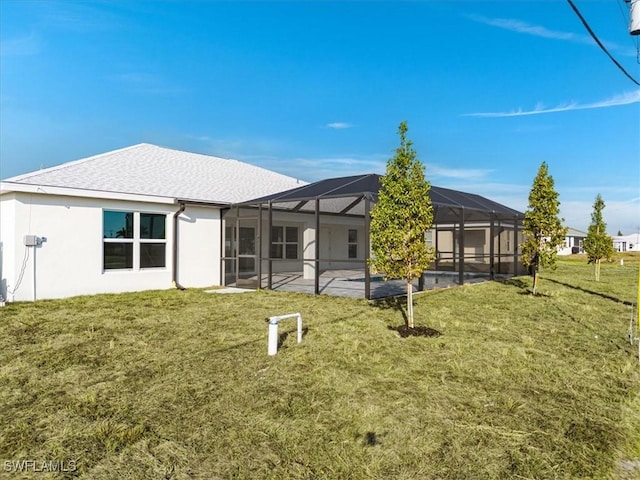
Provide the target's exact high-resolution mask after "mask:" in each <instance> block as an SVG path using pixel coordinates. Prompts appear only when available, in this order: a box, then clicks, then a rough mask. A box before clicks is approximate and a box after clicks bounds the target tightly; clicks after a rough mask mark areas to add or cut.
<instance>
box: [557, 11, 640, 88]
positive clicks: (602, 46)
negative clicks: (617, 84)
mask: <svg viewBox="0 0 640 480" xmlns="http://www.w3.org/2000/svg"><path fill="white" fill-rule="evenodd" d="M567 2H569V5H570V6H571V8H572V9H573V11H574V12H576V15H577V16H578V18H579V19H580V21H581V22H582V24H583V25H584V28H586V29H587V32H589V35H591V38H593V39H594V40H595V42H596V43H597V44H598V46H599V47H600V48H601V49H602V51H603V52H604V53H606V54H607V56H608V57H609V58H610V59H611V61H612V62H613V63H615V64H616V66H617V67H618V68H619V69H620V70H622V73H624V74H625V75H626V76H627V77H628V78H629V79H630V80H631V81H632V82H633V83H635V84H636V85H638V86H640V82H638V81H637V80H636V79H635V78H633V77H632V76H631V75H629V72H627V71H626V70H625V69H624V67H623V66H622V65H620V64H619V63H618V61H617V60H616V59H615V58H613V56H612V55H611V54H610V53H609V51H608V50H607V49H606V47H605V46H604V45H603V44H602V42H601V41H600V39H599V38H598V37H597V36H596V34H595V33H594V32H593V30H591V27H590V26H589V24H588V23H587V21H586V20H585V19H584V17H583V16H582V14H581V13H580V11H579V10H578V7H576V6H575V5H574V3H573V1H572V0H567Z"/></svg>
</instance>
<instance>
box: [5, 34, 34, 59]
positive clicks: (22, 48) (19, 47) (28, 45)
mask: <svg viewBox="0 0 640 480" xmlns="http://www.w3.org/2000/svg"><path fill="white" fill-rule="evenodd" d="M38 53H40V40H39V39H38V37H37V36H36V34H35V33H34V32H31V33H30V34H29V35H25V36H22V37H15V38H10V39H7V40H2V41H1V42H0V55H1V56H3V57H5V56H24V55H36V54H38Z"/></svg>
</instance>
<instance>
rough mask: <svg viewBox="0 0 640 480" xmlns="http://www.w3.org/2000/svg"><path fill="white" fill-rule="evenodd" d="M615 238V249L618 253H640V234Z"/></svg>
mask: <svg viewBox="0 0 640 480" xmlns="http://www.w3.org/2000/svg"><path fill="white" fill-rule="evenodd" d="M612 238H613V249H614V250H615V251H616V252H640V233H632V234H630V235H616V236H614V237H612Z"/></svg>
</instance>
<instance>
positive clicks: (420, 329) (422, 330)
mask: <svg viewBox="0 0 640 480" xmlns="http://www.w3.org/2000/svg"><path fill="white" fill-rule="evenodd" d="M387 328H388V329H389V330H393V331H394V332H398V333H399V334H400V336H401V337H402V338H407V337H439V336H440V335H442V333H440V332H439V331H438V330H435V329H433V328H429V327H425V326H423V325H418V326H415V327H413V328H409V327H408V326H407V325H400V326H399V327H387Z"/></svg>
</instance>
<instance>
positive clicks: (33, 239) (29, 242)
mask: <svg viewBox="0 0 640 480" xmlns="http://www.w3.org/2000/svg"><path fill="white" fill-rule="evenodd" d="M24 244H25V246H26V247H37V246H38V245H40V239H39V238H38V236H37V235H25V236H24Z"/></svg>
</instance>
